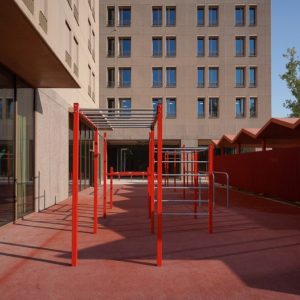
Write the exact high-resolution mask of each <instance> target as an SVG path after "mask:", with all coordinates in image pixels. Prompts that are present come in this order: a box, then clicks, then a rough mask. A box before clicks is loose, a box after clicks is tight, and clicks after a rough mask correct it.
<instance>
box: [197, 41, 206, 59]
mask: <svg viewBox="0 0 300 300" xmlns="http://www.w3.org/2000/svg"><path fill="white" fill-rule="evenodd" d="M204 55H205V44H204V37H202V36H199V37H198V38H197V56H204Z"/></svg>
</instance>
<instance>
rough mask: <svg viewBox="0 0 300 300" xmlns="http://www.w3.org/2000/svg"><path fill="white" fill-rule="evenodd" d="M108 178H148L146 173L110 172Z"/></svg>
mask: <svg viewBox="0 0 300 300" xmlns="http://www.w3.org/2000/svg"><path fill="white" fill-rule="evenodd" d="M107 175H108V176H148V172H112V173H108V174H107Z"/></svg>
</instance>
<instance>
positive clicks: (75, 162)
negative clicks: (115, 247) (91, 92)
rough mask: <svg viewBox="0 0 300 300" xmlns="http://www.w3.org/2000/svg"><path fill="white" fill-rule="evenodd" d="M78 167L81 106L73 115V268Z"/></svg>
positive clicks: (75, 249) (76, 234) (76, 107)
mask: <svg viewBox="0 0 300 300" xmlns="http://www.w3.org/2000/svg"><path fill="white" fill-rule="evenodd" d="M78 165H79V104H78V103H74V113H73V188H72V266H73V267H75V266H77V260H78V173H79V170H78Z"/></svg>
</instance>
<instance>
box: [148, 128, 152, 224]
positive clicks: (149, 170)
mask: <svg viewBox="0 0 300 300" xmlns="http://www.w3.org/2000/svg"><path fill="white" fill-rule="evenodd" d="M147 173H148V175H147V178H148V217H149V219H151V187H150V184H151V131H150V132H149V145H148V168H147Z"/></svg>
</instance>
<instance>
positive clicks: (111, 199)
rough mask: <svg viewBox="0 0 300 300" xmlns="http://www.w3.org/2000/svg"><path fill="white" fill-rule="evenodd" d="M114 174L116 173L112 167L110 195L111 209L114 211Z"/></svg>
mask: <svg viewBox="0 0 300 300" xmlns="http://www.w3.org/2000/svg"><path fill="white" fill-rule="evenodd" d="M113 173H114V168H113V167H110V193H109V198H110V209H112V207H113Z"/></svg>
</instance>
